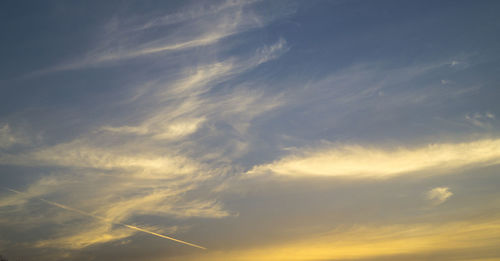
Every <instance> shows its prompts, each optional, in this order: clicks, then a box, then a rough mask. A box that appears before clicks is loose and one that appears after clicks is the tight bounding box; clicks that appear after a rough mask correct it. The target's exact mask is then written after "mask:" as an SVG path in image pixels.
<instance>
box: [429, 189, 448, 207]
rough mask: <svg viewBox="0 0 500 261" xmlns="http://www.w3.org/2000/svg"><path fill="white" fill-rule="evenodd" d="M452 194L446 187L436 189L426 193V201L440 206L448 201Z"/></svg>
mask: <svg viewBox="0 0 500 261" xmlns="http://www.w3.org/2000/svg"><path fill="white" fill-rule="evenodd" d="M452 195H453V193H451V191H450V188H448V187H437V188H433V189H431V190H429V191H428V192H427V199H429V200H430V201H432V203H433V205H440V204H442V203H444V202H445V201H446V200H448V198H449V197H451V196H452Z"/></svg>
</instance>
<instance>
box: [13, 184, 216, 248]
mask: <svg viewBox="0 0 500 261" xmlns="http://www.w3.org/2000/svg"><path fill="white" fill-rule="evenodd" d="M4 188H5V189H7V190H9V191H11V192H14V193H17V194H21V195H29V194H27V193H24V192H21V191H17V190H15V189H11V188H7V187H4ZM38 200H40V201H42V202H45V203H47V204H49V205H52V206H55V207H58V208H62V209H65V210H68V211H72V212H76V213H78V214H81V215H84V216H88V217H93V218H96V219H99V220H102V221H105V222H108V223H111V224H115V225H120V226H124V227H127V228H130V229H133V230H136V231H140V232H144V233H148V234H150V235H153V236H157V237H161V238H165V239H169V240H172V241H175V242H178V243H181V244H184V245H188V246H192V247H196V248H200V249H203V250H206V249H207V248H206V247H202V246H200V245H196V244H193V243H189V242H186V241H182V240H180V239H176V238H173V237H169V236H165V235H162V234H158V233H155V232H153V231H149V230H146V229H144V228H140V227H136V226H132V225H127V224H124V223H119V222H113V221H111V220H110V219H107V218H104V217H100V216H96V215H94V214H91V213H87V212H85V211H82V210H79V209H76V208H72V207H68V206H65V205H63V204H59V203H57V202H53V201H50V200H46V199H43V198H38Z"/></svg>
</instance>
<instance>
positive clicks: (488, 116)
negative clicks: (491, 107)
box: [465, 112, 495, 128]
mask: <svg viewBox="0 0 500 261" xmlns="http://www.w3.org/2000/svg"><path fill="white" fill-rule="evenodd" d="M465 120H466V121H467V122H469V123H470V124H472V125H474V126H476V127H480V128H491V123H492V122H493V121H494V120H495V115H494V114H493V113H491V112H485V113H479V112H476V113H467V114H466V115H465Z"/></svg>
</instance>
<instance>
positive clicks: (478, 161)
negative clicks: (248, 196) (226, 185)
mask: <svg viewBox="0 0 500 261" xmlns="http://www.w3.org/2000/svg"><path fill="white" fill-rule="evenodd" d="M498 163H500V140H499V139H485V140H478V141H473V142H464V143H441V144H431V145H428V146H424V147H417V148H397V149H392V150H383V149H377V148H371V147H363V146H359V145H345V146H333V145H330V146H328V147H327V148H322V149H304V150H303V151H302V152H301V153H297V154H296V155H290V156H286V157H284V158H283V159H281V160H277V161H275V162H273V163H270V164H265V165H260V166H256V167H254V168H253V169H252V170H250V171H249V172H248V174H262V173H273V174H277V175H285V176H299V177H300V176H329V177H346V178H361V177H373V178H387V177H394V176H398V175H403V174H408V173H412V172H417V171H423V170H427V171H433V172H448V171H450V170H454V169H457V168H460V167H466V166H469V165H475V166H488V165H494V164H498Z"/></svg>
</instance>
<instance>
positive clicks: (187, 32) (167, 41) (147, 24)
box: [33, 1, 291, 75]
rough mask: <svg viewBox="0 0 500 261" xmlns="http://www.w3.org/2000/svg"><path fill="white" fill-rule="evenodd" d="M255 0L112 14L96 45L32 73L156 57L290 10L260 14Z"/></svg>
mask: <svg viewBox="0 0 500 261" xmlns="http://www.w3.org/2000/svg"><path fill="white" fill-rule="evenodd" d="M254 2H257V1H225V2H223V3H221V4H217V5H210V6H208V7H207V6H206V5H196V4H194V5H192V6H191V7H190V8H186V10H184V11H181V12H179V13H175V14H169V15H165V16H159V17H158V16H155V17H145V18H144V17H143V18H139V19H138V18H137V17H136V18H135V19H131V18H117V17H114V18H113V19H111V21H110V23H109V24H108V25H107V26H104V27H103V28H104V29H103V32H102V33H101V34H100V40H99V41H98V43H97V44H96V46H95V47H94V48H93V49H91V50H89V51H88V52H87V53H86V54H85V55H83V56H80V57H77V58H75V59H74V60H70V61H67V62H64V63H61V64H59V65H56V66H52V67H49V68H47V69H43V70H40V71H37V72H35V73H34V74H33V75H39V74H45V73H50V72H56V71H66V70H77V69H82V68H87V67H96V66H102V65H109V64H115V63H116V62H120V61H124V60H129V59H133V58H138V57H152V58H155V55H157V54H164V53H171V52H179V51H184V50H189V49H192V48H196V47H202V46H210V45H213V44H216V43H218V42H220V41H221V40H223V39H225V38H227V37H229V36H232V35H237V34H240V33H243V32H245V31H248V30H251V29H254V28H258V27H263V26H265V25H266V24H268V23H270V22H271V21H272V20H274V19H277V18H278V17H281V16H284V15H288V14H289V12H291V10H288V9H287V11H283V14H276V17H265V16H261V15H259V14H257V13H256V12H254V10H253V9H252V8H247V7H248V6H250V5H252V4H253V3H254ZM152 29H155V30H159V31H160V32H162V33H158V34H156V36H155V37H151V36H150V34H148V33H147V32H148V31H150V30H152ZM145 36H148V37H145Z"/></svg>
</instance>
